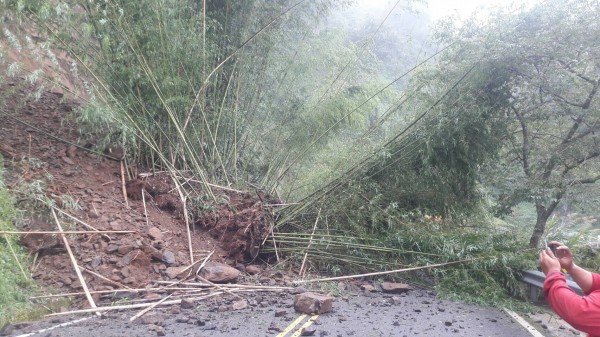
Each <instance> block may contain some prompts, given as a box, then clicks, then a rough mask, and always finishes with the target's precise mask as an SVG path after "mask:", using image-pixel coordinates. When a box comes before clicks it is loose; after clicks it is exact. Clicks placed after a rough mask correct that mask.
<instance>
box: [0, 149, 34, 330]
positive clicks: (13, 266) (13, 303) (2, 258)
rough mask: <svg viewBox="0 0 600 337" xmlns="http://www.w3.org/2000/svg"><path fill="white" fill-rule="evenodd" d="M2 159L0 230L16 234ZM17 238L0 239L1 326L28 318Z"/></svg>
mask: <svg viewBox="0 0 600 337" xmlns="http://www.w3.org/2000/svg"><path fill="white" fill-rule="evenodd" d="M3 176H4V159H3V158H2V156H0V230H2V231H10V230H15V228H14V226H13V222H12V220H13V218H14V217H15V216H16V215H17V213H16V210H15V208H14V202H13V199H12V198H11V196H10V194H9V193H8V190H7V189H6V186H5V185H4V179H3ZM17 240H18V238H17V237H16V236H1V237H0V326H3V325H4V324H5V323H7V322H16V321H21V320H24V319H26V318H28V317H29V316H30V313H31V308H32V303H31V301H30V300H29V296H30V295H31V290H32V289H33V287H34V283H33V280H32V279H31V277H30V275H29V272H28V270H27V261H26V260H27V259H26V254H25V252H24V251H23V249H22V248H21V246H20V245H19V244H18V242H17Z"/></svg>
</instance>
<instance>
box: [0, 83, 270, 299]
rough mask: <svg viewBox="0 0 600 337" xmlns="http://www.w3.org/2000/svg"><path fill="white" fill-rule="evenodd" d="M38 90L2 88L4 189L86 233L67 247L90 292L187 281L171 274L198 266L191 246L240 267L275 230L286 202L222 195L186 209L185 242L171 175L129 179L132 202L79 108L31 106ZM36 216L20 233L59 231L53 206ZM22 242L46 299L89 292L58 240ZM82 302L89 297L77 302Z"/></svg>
mask: <svg viewBox="0 0 600 337" xmlns="http://www.w3.org/2000/svg"><path fill="white" fill-rule="evenodd" d="M32 90H33V89H32V88H31V87H29V86H27V85H25V84H24V82H23V81H22V80H20V79H13V80H12V81H11V82H8V83H5V84H4V85H3V86H2V87H0V94H1V96H0V97H4V107H3V110H4V111H5V115H3V122H2V123H1V127H0V140H1V141H0V151H1V152H2V154H3V156H5V158H6V159H7V160H6V161H5V165H6V168H7V173H8V181H7V182H8V184H9V187H10V188H12V189H14V190H15V191H17V190H20V191H21V192H20V193H22V194H20V195H19V197H20V198H22V203H23V204H22V206H25V204H24V203H25V202H26V198H28V197H32V196H35V194H36V193H38V194H39V195H37V196H38V197H43V196H46V197H48V198H49V199H50V200H53V201H54V202H55V206H56V209H55V212H56V213H57V214H58V216H59V221H60V223H61V225H62V227H63V229H64V230H77V231H89V233H85V234H69V235H67V240H68V242H69V245H70V247H71V250H72V252H73V255H74V257H75V259H76V260H77V262H78V265H79V267H80V268H81V270H82V271H83V275H84V278H85V283H86V284H87V286H88V288H89V289H90V290H91V291H102V290H113V289H118V288H143V287H147V286H151V285H152V284H154V282H155V281H158V280H163V281H164V280H171V279H181V278H182V277H184V276H185V275H183V274H182V275H178V276H177V274H176V273H173V272H172V269H170V268H182V267H185V266H189V265H190V264H191V262H192V258H191V257H190V246H191V251H192V253H193V260H194V261H201V260H203V259H204V258H206V257H207V256H208V255H209V254H210V253H211V252H214V253H213V254H212V255H211V257H210V260H211V261H220V262H225V263H228V264H230V265H232V266H237V267H238V268H240V269H243V268H244V267H243V265H244V264H249V263H252V262H257V261H255V259H256V257H257V255H258V248H259V246H260V245H261V244H262V242H263V241H264V239H265V237H266V235H267V234H268V232H269V231H270V229H271V227H270V226H271V225H272V213H271V212H272V206H270V205H271V204H276V203H279V201H274V200H271V199H272V198H270V197H269V196H267V195H265V194H264V193H262V192H258V193H257V192H245V191H232V190H225V189H219V188H215V190H214V194H215V195H216V196H217V198H216V199H217V200H220V202H214V201H210V200H209V201H205V202H204V203H203V204H194V203H191V202H189V203H188V205H187V208H186V209H187V213H188V221H189V223H190V241H189V243H188V231H187V229H186V225H185V217H184V214H183V212H184V208H183V205H182V203H181V199H180V197H179V194H178V191H177V189H176V188H175V185H174V184H173V181H172V180H171V178H170V177H169V175H168V174H166V173H155V174H145V175H140V176H139V177H137V178H134V179H128V181H127V184H126V192H127V200H125V198H124V196H123V190H122V188H123V186H122V170H121V169H122V168H121V162H120V161H116V160H111V159H107V158H105V157H102V156H99V155H97V154H93V153H91V152H88V151H86V149H85V147H86V146H88V147H89V144H90V139H88V138H87V137H86V135H85V134H81V133H79V131H78V130H79V128H78V127H77V125H76V124H75V123H74V122H73V118H74V116H75V115H76V111H77V108H78V105H79V103H78V102H76V101H73V100H70V99H67V98H66V97H65V95H64V94H62V93H61V92H56V91H52V92H44V93H43V94H42V96H41V98H40V99H39V100H33V99H29V98H27V97H28V94H30V93H31V91H32ZM6 114H8V115H6ZM91 149H92V150H102V149H94V148H93V147H92V148H91ZM142 193H144V194H143V197H142ZM198 199H202V200H208V198H198ZM35 213H36V214H35V215H34V214H32V213H30V214H27V215H26V217H25V218H26V219H25V221H24V222H23V223H22V224H20V225H19V226H20V228H19V230H22V231H56V230H57V224H56V220H55V219H54V217H53V216H51V212H50V208H47V207H41V208H40V209H38V210H37V211H36V212H35ZM96 230H97V231H107V232H106V233H95V232H94V231H96ZM123 231H129V232H128V233H122V232H123ZM21 242H22V243H23V245H24V246H26V247H27V249H28V250H29V252H30V257H31V259H32V261H33V266H32V270H31V272H32V274H33V277H34V278H35V279H36V280H37V281H39V282H40V284H41V285H42V286H43V287H44V288H45V289H46V291H47V292H52V293H71V292H78V291H81V290H82V285H81V282H80V280H79V278H78V277H77V275H76V273H75V270H74V267H73V265H72V262H71V259H70V257H69V255H68V254H67V251H66V249H65V247H64V244H63V240H62V239H61V238H60V237H59V236H57V235H47V234H26V235H22V237H21ZM192 279H193V277H192ZM94 296H95V297H96V299H97V300H99V299H100V298H99V297H100V295H94ZM85 303H86V301H85V300H84V299H83V297H81V299H80V300H78V301H76V302H75V304H76V305H85Z"/></svg>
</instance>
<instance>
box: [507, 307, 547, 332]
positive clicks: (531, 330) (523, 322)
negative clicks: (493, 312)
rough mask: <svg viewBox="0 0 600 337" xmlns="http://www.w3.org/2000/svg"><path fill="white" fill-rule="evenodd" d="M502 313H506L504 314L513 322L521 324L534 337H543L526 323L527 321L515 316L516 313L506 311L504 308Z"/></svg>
mask: <svg viewBox="0 0 600 337" xmlns="http://www.w3.org/2000/svg"><path fill="white" fill-rule="evenodd" d="M504 311H506V313H507V314H509V315H510V317H512V318H513V319H514V320H515V321H517V323H519V324H521V325H522V326H523V327H524V328H525V329H526V330H527V331H529V333H530V334H532V335H533V336H534V337H544V335H542V334H541V333H540V332H539V331H537V330H536V329H535V328H534V327H533V326H531V325H530V324H529V323H527V321H526V320H525V319H524V318H523V317H521V316H519V315H517V313H516V312H514V311H511V310H508V309H506V308H504Z"/></svg>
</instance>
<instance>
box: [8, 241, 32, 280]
mask: <svg viewBox="0 0 600 337" xmlns="http://www.w3.org/2000/svg"><path fill="white" fill-rule="evenodd" d="M6 244H7V245H8V249H10V253H11V254H12V256H13V258H14V259H15V262H16V263H17V266H18V267H19V270H21V274H23V277H24V278H25V279H27V278H29V275H27V273H26V272H25V269H23V265H21V261H19V258H18V257H17V253H16V252H15V250H14V248H13V246H12V244H11V243H10V240H8V239H6Z"/></svg>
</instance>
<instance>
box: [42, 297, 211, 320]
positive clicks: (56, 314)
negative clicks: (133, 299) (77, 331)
mask: <svg viewBox="0 0 600 337" xmlns="http://www.w3.org/2000/svg"><path fill="white" fill-rule="evenodd" d="M221 294H223V292H216V293H212V294H209V295H206V296H202V297H193V298H189V299H188V301H200V300H204V299H207V298H210V297H214V296H217V295H221ZM181 301H182V300H171V301H164V302H162V303H160V304H159V305H171V304H180V303H181ZM152 305H154V303H139V304H131V305H115V306H111V307H96V308H91V309H81V310H72V311H65V312H55V313H52V314H48V315H46V317H53V316H63V315H71V314H84V313H88V312H96V311H98V312H103V311H113V310H128V309H136V308H147V307H149V306H152Z"/></svg>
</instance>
